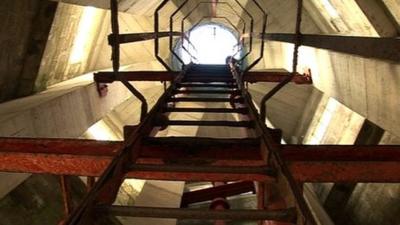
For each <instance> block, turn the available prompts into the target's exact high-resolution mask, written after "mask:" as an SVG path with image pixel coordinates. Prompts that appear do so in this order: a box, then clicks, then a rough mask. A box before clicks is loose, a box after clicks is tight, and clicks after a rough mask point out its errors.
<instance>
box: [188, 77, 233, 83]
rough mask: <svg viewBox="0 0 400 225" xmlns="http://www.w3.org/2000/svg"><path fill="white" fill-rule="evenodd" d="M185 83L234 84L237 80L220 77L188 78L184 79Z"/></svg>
mask: <svg viewBox="0 0 400 225" xmlns="http://www.w3.org/2000/svg"><path fill="white" fill-rule="evenodd" d="M183 81H185V82H201V83H212V82H224V83H234V82H236V80H235V79H233V78H219V77H210V78H206V77H204V78H193V77H187V78H184V79H183Z"/></svg>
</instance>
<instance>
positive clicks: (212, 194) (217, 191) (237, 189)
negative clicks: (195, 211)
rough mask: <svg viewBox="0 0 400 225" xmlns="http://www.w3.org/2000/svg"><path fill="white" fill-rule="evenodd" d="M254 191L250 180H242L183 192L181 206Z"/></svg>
mask: <svg viewBox="0 0 400 225" xmlns="http://www.w3.org/2000/svg"><path fill="white" fill-rule="evenodd" d="M254 191H255V188H254V183H253V182H252V181H242V182H236V183H231V184H225V185H222V186H216V187H211V188H206V189H201V190H197V191H191V192H185V193H183V195H182V202H181V206H183V207H186V206H187V205H189V204H193V203H197V202H204V201H211V200H213V199H215V198H226V197H230V196H234V195H239V194H242V193H246V192H254Z"/></svg>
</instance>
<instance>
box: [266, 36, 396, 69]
mask: <svg viewBox="0 0 400 225" xmlns="http://www.w3.org/2000/svg"><path fill="white" fill-rule="evenodd" d="M264 38H265V39H266V40H271V41H280V42H288V43H296V41H297V38H296V35H295V34H284V33H276V34H265V35H264ZM301 45H304V46H310V47H315V48H321V49H327V50H332V51H336V52H341V53H347V54H354V55H358V56H362V57H367V58H377V59H382V60H390V61H394V62H396V63H398V62H400V39H399V38H376V37H354V36H334V35H316V34H303V35H301Z"/></svg>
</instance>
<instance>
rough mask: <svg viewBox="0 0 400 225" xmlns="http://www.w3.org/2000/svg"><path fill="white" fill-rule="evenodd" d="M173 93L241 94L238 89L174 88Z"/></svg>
mask: <svg viewBox="0 0 400 225" xmlns="http://www.w3.org/2000/svg"><path fill="white" fill-rule="evenodd" d="M174 93H175V94H241V92H240V91H239V90H216V89H208V90H190V89H188V90H174Z"/></svg>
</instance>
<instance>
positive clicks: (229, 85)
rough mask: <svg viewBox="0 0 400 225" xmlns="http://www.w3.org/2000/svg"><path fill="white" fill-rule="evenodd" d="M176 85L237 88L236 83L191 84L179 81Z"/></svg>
mask: <svg viewBox="0 0 400 225" xmlns="http://www.w3.org/2000/svg"><path fill="white" fill-rule="evenodd" d="M177 86H178V87H213V88H237V87H238V86H237V84H193V83H179V84H177Z"/></svg>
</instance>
